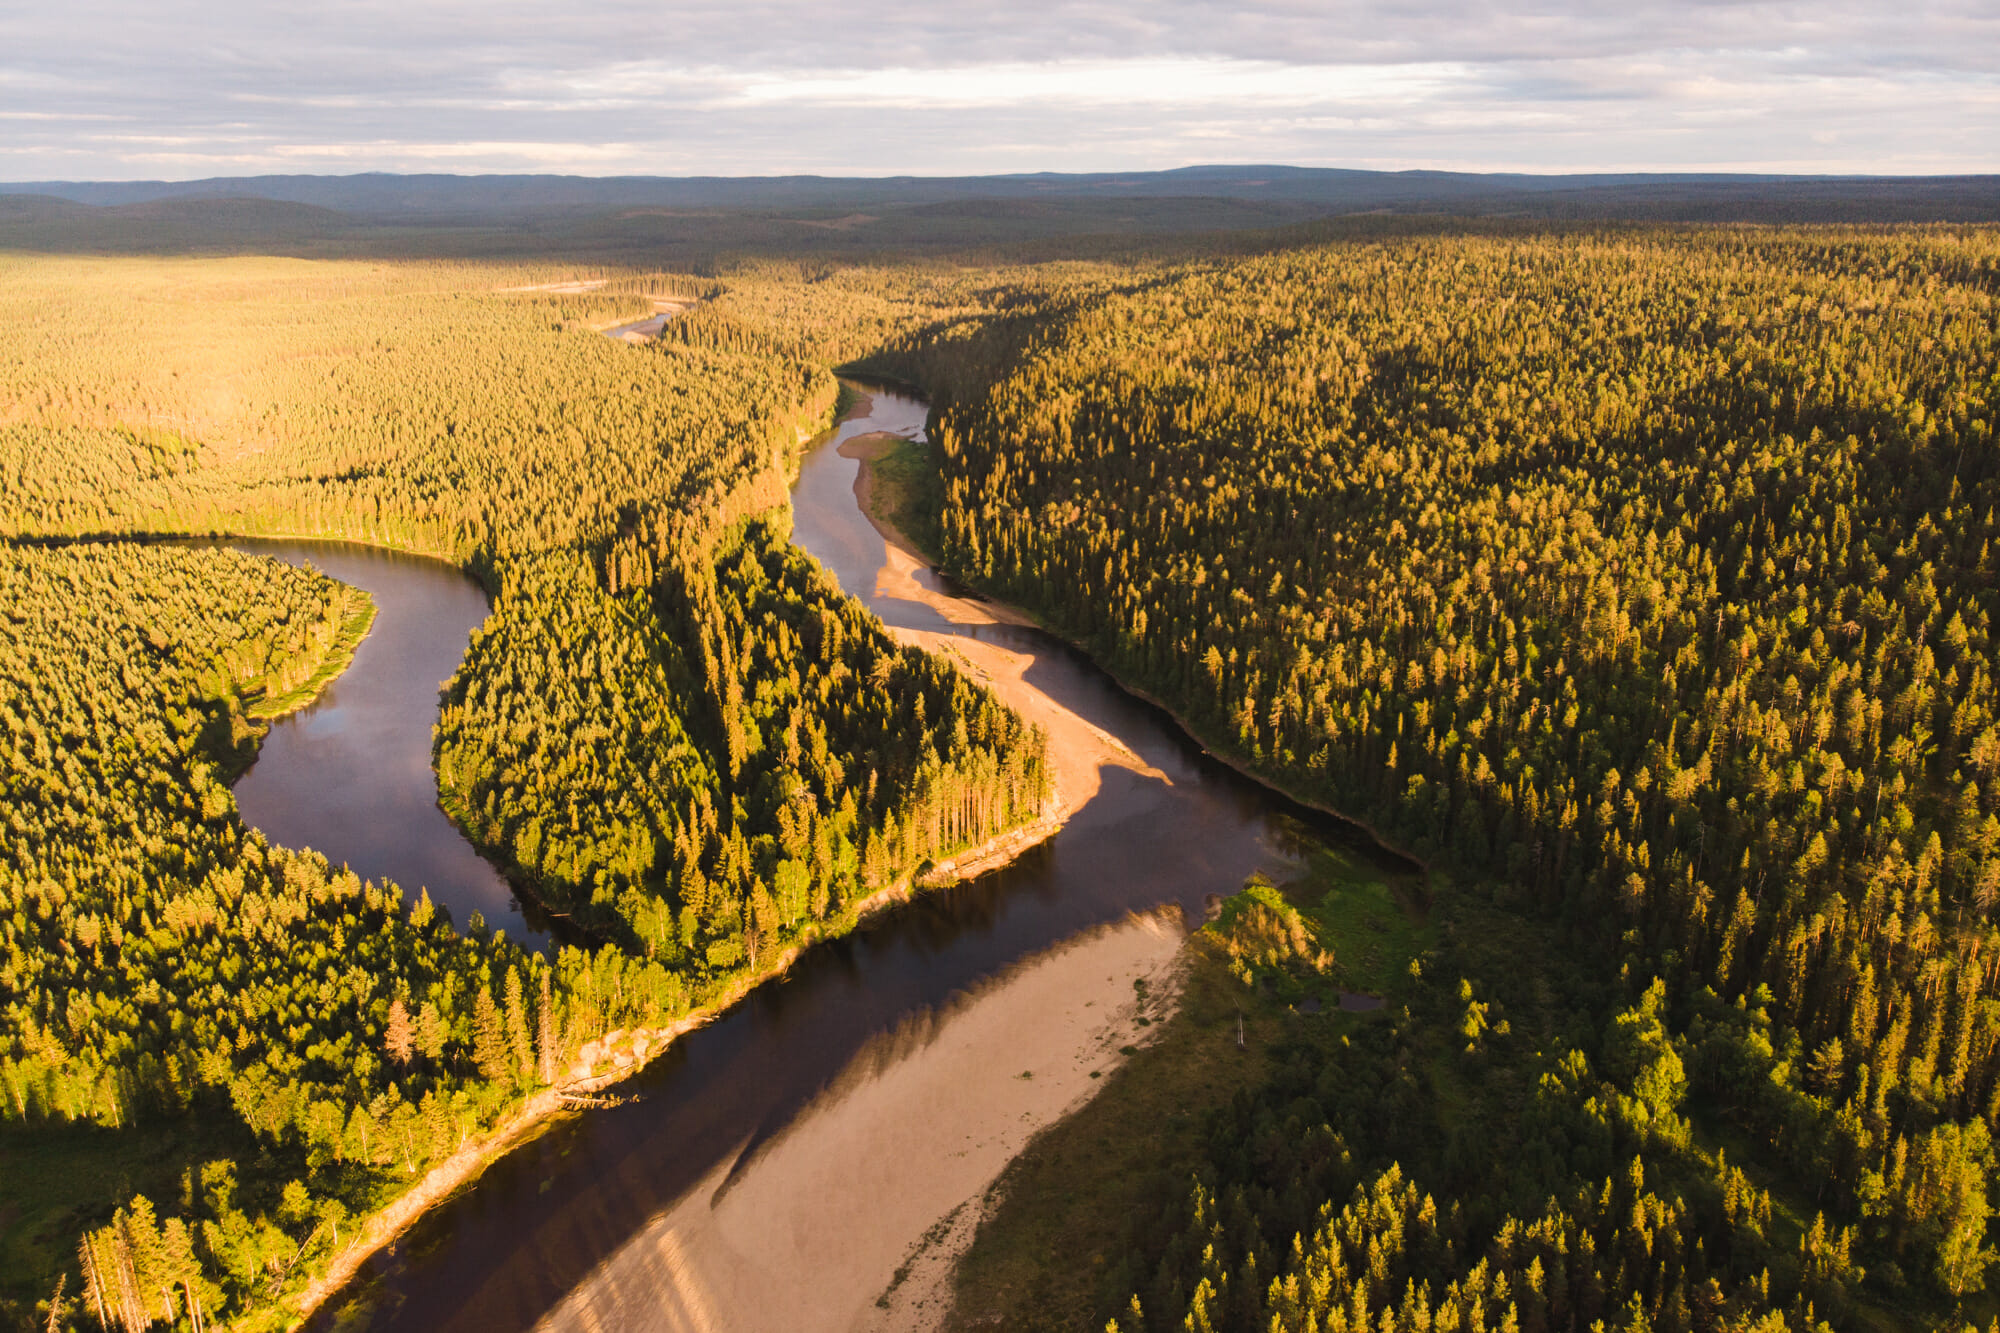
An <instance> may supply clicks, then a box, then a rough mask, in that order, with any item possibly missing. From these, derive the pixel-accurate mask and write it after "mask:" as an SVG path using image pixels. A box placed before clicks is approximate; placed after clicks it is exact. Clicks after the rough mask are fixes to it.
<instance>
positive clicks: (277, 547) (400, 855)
mask: <svg viewBox="0 0 2000 1333" xmlns="http://www.w3.org/2000/svg"><path fill="white" fill-rule="evenodd" d="M228 545H230V546H233V547H236V548H237V549H239V550H242V551H246V552H250V553H253V554H258V555H269V556H273V557H275V558H277V559H279V560H283V561H286V562H287V563H289V564H295V565H310V566H312V567H313V568H315V569H318V570H320V571H321V572H322V573H324V574H326V575H327V576H329V577H331V578H335V579H339V580H340V581H341V582H342V583H347V584H352V585H353V586H354V587H357V588H361V589H364V590H365V591H367V592H368V594H369V595H370V596H372V597H373V598H374V599H375V623H374V625H373V626H372V627H371V628H370V629H369V631H368V637H367V638H365V639H363V640H362V641H361V646H360V647H359V648H358V649H356V650H355V653H354V661H353V662H352V663H350V664H349V665H348V668H347V670H345V671H343V672H342V673H341V674H340V675H339V676H338V677H337V678H335V680H334V681H333V683H332V684H331V685H329V686H328V687H327V689H326V691H325V692H324V693H323V694H321V695H320V697H319V698H318V699H316V700H314V701H313V702H312V703H311V704H310V705H309V706H307V707H306V708H304V709H301V710H300V711H299V712H296V713H292V714H289V715H288V716H285V717H282V718H279V719H278V720H276V721H275V722H273V723H272V724H271V730H270V733H269V734H268V735H266V736H265V737H264V742H263V744H262V745H261V746H259V747H258V751H257V762H256V763H255V764H253V765H251V767H250V769H249V771H248V772H246V773H245V774H244V775H243V776H242V777H241V778H239V779H238V780H237V783H236V804H237V806H238V807H239V808H240V809H241V810H242V812H243V822H244V823H246V824H249V825H250V826H251V827H253V828H257V829H261V830H263V832H264V835H265V836H266V837H267V838H269V839H270V840H271V841H272V842H274V843H277V844H279V845H281V846H285V847H310V848H312V849H313V850H315V851H318V852H322V853H324V854H325V855H326V857H327V859H329V860H331V861H332V862H333V863H334V864H336V865H338V864H340V863H342V862H346V864H347V866H348V868H349V869H351V870H353V871H354V873H355V874H357V875H360V876H361V877H362V878H363V879H374V880H393V881H394V882H396V883H397V884H400V885H401V886H402V887H403V890H404V892H405V893H406V894H407V895H408V896H409V897H410V898H412V899H414V898H415V897H416V895H417V893H418V892H419V890H423V889H428V890H429V891H430V894H431V897H432V899H433V900H435V901H436V902H438V903H440V904H442V905H444V906H445V907H446V908H448V909H449V910H450V912H451V914H452V920H453V921H455V922H456V923H457V924H458V925H459V927H460V928H461V929H463V928H464V927H465V925H466V923H467V921H468V920H469V919H470V917H471V914H472V913H474V912H478V913H479V914H480V915H481V916H482V917H484V918H485V919H486V922H487V924H488V925H490V926H492V927H493V928H495V929H504V930H506V932H507V936H508V938H509V939H512V940H515V941H516V942H518V943H521V944H524V945H526V946H527V947H528V948H530V949H535V948H540V947H542V942H543V941H542V934H541V932H540V931H539V930H537V929H535V928H534V927H533V926H532V925H531V924H530V923H529V921H528V920H527V919H526V917H525V916H524V915H523V912H522V908H521V905H520V903H519V902H518V901H517V900H516V899H515V897H514V893H513V890H512V889H510V888H508V886H507V881H506V880H505V879H504V878H502V876H501V875H500V872H499V871H497V870H495V869H494V868H493V866H492V865H490V864H489V863H488V862H487V861H485V860H484V859H483V858H481V857H480V855H479V854H478V853H477V852H475V851H473V850H472V844H470V843H468V842H467V841H466V840H465V837H464V835H463V834H461V833H460V832H459V831H458V829H457V827H456V826H455V825H454V824H453V823H452V822H451V820H450V819H448V818H447V817H446V816H445V813H444V811H443V810H441V809H439V808H438V803H437V776H436V774H435V773H434V772H433V771H432V769H431V730H432V728H433V727H435V726H436V725H437V718H438V689H439V686H440V685H441V684H442V683H443V682H444V681H445V680H447V679H448V678H449V677H450V676H451V674H452V673H453V672H454V671H456V670H458V664H459V661H460V659H461V658H463V657H464V656H465V648H466V642H467V639H468V638H469V636H470V635H471V633H472V631H473V630H474V629H477V628H478V627H479V626H480V625H481V624H483V623H484V622H485V620H486V616H487V612H488V611H489V610H490V609H491V608H490V607H489V605H488V604H487V601H486V594H485V593H484V592H483V591H481V590H480V587H479V585H478V584H477V583H475V582H473V581H472V579H471V578H469V577H467V575H466V574H465V573H464V572H463V571H461V570H458V569H456V568H454V567H452V566H451V565H448V564H445V563H444V562H442V561H439V560H427V559H425V558H423V557H422V556H414V555H403V554H400V553H398V552H395V551H385V550H381V549H379V548H376V547H369V546H356V545H352V544H349V543H344V542H254V541H231V542H229V543H228Z"/></svg>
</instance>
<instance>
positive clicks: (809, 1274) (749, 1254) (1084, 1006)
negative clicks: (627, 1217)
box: [538, 911, 1182, 1333]
mask: <svg viewBox="0 0 2000 1333" xmlns="http://www.w3.org/2000/svg"><path fill="white" fill-rule="evenodd" d="M1181 939H1182V926H1181V923H1180V919H1179V914H1178V912H1174V911H1167V912H1161V913H1155V914H1151V915H1147V916H1143V917H1140V916H1134V917H1128V918H1126V919H1125V920H1124V921H1122V922H1118V923H1116V924H1114V925H1110V926H1106V927H1102V928H1100V929H1098V930H1095V931H1090V932H1086V933H1085V934H1083V935H1081V936H1078V937H1077V938H1075V939H1072V940H1070V941H1067V942H1065V943H1064V944H1062V945H1059V946H1058V947H1057V948H1055V949H1053V950H1051V951H1049V952H1047V953H1045V954H1042V955H1040V956H1039V957H1036V958H1033V959H1030V960H1027V961H1026V962H1023V963H1021V964H1019V965H1017V966H1016V967H1014V968H1012V969H1010V970H1009V971H1008V972H1006V973H1004V974H1002V975H1001V976H1000V977H998V978H996V979H995V980H993V981H991V982H989V983H987V984H985V985H984V986H982V987H981V988H980V989H979V990H978V991H977V992H976V993H974V994H971V995H968V996H965V997H963V998H962V999H960V1000H959V1001H958V1002H956V1003H955V1004H953V1005H952V1006H950V1007H949V1008H948V1009H947V1010H946V1011H944V1012H942V1013H938V1014H931V1015H926V1016H924V1017H922V1018H920V1019H916V1020H912V1021H911V1022H909V1023H906V1024H904V1025H903V1026H902V1027H901V1028H899V1029H898V1030H897V1031H896V1032H895V1033H894V1034H892V1035H890V1036H888V1037H886V1038H884V1039H882V1040H880V1041H878V1042H877V1043H875V1044H874V1045H873V1046H871V1047H870V1048H869V1049H868V1050H865V1051H864V1052H862V1054H861V1055H859V1056H857V1057H856V1058H855V1060H854V1062H853V1063H852V1064H851V1065H850V1066H849V1067H848V1069H847V1071H846V1072H844V1073H843V1074H842V1075H841V1077H840V1078H839V1079H838V1080H837V1081H836V1082H835V1084H834V1085H833V1086H832V1087H831V1088H829V1089H828V1090H827V1092H826V1093H825V1094H823V1095H822V1096H821V1097H820V1099H819V1100H818V1101H817V1102H815V1103H814V1105H813V1106H812V1107H811V1108H809V1109H808V1110H806V1111H805V1112H804V1113H802V1114H801V1115H800V1116H799V1117H798V1118H797V1119H796V1120H794V1121H793V1123H792V1125H791V1126H790V1127H789V1128H787V1129H786V1130H785V1131H784V1132H783V1133H782V1134H781V1135H780V1136H778V1137H777V1138H776V1139H774V1140H772V1141H771V1142H769V1143H767V1144H765V1145H764V1146H763V1147H762V1148H761V1149H760V1150H759V1151H757V1152H756V1153H755V1155H754V1156H751V1157H749V1158H747V1159H743V1158H739V1159H738V1160H737V1161H735V1162H732V1163H730V1164H728V1165H726V1166H724V1167H722V1168H719V1169H718V1170H717V1171H716V1172H715V1173H714V1174H713V1175H711V1176H710V1177H709V1179H707V1180H705V1181H704V1182H703V1183H702V1184H701V1185H700V1186H699V1187H698V1188H697V1189H695V1190H694V1191H693V1192H692V1193H690V1194H689V1195H688V1196H687V1197H686V1198H685V1199H683V1200H682V1201H681V1202H680V1203H678V1204H676V1205H675V1206H674V1207H673V1208H671V1209H670V1210H668V1211H667V1212H666V1213H664V1214H662V1215H661V1216H660V1217H658V1218H656V1219H655V1220H654V1221H653V1222H652V1223H651V1224H649V1225H648V1226H647V1227H646V1228H645V1229H644V1230H643V1231H641V1232H640V1233H639V1234H638V1235H636V1236H635V1237H633V1238H632V1239H631V1240H630V1241H628V1242H627V1243H626V1244H625V1245H624V1246H623V1247H622V1248H620V1249H619V1250H618V1252H617V1253H616V1254H614V1255H613V1256H612V1257H611V1258H610V1259H608V1260H606V1261H605V1262H604V1264H602V1265H601V1266H600V1267H599V1268H598V1270H597V1271H596V1272H595V1273H594V1274H592V1275H591V1277H590V1278H589V1279H588V1280H586V1281H585V1282H584V1283H583V1284H582V1285H581V1286H580V1287H578V1288H577V1290H576V1291H574V1292H572V1293H571V1294H570V1295H569V1297H567V1298H566V1299H565V1300H564V1301H563V1302H562V1304H561V1305H559V1306H557V1307H556V1308H555V1309H554V1310H552V1311H551V1312H550V1313H549V1314H548V1315H547V1316H545V1317H544V1318H543V1320H542V1322H541V1324H540V1325H538V1327H539V1328H541V1329H545V1330H550V1333H567V1331H568V1330H587V1331H589V1333H597V1331H598V1330H613V1329H617V1330H655V1329H657V1330H670V1331H672V1333H681V1331H682V1330H686V1331H688V1333H706V1331H707V1330H725V1329H726V1330H742V1331H743V1333H760V1331H761V1330H772V1331H773V1333H778V1331H779V1330H783V1331H784V1333H801V1331H805V1330H842V1331H843V1333H846V1331H849V1330H856V1331H858V1330H871V1331H873V1330H915V1329H928V1328H934V1327H936V1326H937V1324H938V1323H939V1322H940V1321H941V1320H942V1319H943V1317H944V1315H945V1312H946V1310H945V1306H946V1304H948V1302H949V1292H950V1284H949V1278H950V1274H951V1270H952V1265H953V1263H954V1262H955V1260H956V1257H957V1254H958V1252H959V1250H960V1249H962V1247H963V1245H964V1244H965V1243H966V1242H968V1241H969V1240H970V1239H971V1236H972V1232H973V1230H974V1229H975V1227H976V1225H977V1221H978V1217H979V1212H980V1208H981V1200H982V1198H983V1196H984V1194H985V1192H986V1190H987V1188H988V1187H989V1186H990V1185H991V1184H992V1183H993V1181H994V1180H995V1179H997V1178H998V1176H999V1174H1000V1172H1001V1171H1002V1169H1004V1168H1005V1167H1006V1165H1007V1163H1008V1162H1010V1161H1011V1160H1013V1158H1014V1157H1015V1155H1016V1154H1018V1153H1019V1152H1020V1151H1021V1148H1022V1147H1023V1146H1024V1145H1025V1144H1026V1143H1027V1141H1028V1140H1029V1138H1030V1137H1032V1136H1033V1135H1034V1134H1035V1133H1036V1132H1037V1131H1038V1130H1040V1129H1042V1128H1043V1127H1044V1126H1047V1125H1049V1124H1052V1123H1054V1122H1055V1121H1056V1120H1058V1119H1060V1118H1061V1117H1062V1116H1063V1115H1065V1114H1067V1113H1068V1112H1069V1111H1071V1110H1072V1109H1074V1108H1075V1107H1076V1106H1078V1105H1080V1104H1081V1103H1082V1102H1084V1101H1086V1100H1088V1098H1089V1095H1090V1094H1091V1092H1093V1091H1094V1090H1095V1089H1096V1088H1097V1087H1099V1086H1101V1084H1100V1083H1099V1082H1098V1080H1096V1079H1094V1078H1092V1077H1091V1075H1092V1073H1093V1072H1096V1073H1098V1074H1102V1073H1104V1072H1105V1071H1107V1070H1109V1069H1111V1068H1113V1067H1114V1066H1115V1065H1116V1064H1117V1063H1118V1062H1119V1060H1120V1059H1121V1056H1120V1055H1119V1048H1120V1047H1121V1046H1123V1045H1128V1044H1133V1043H1136V1042H1137V1041H1139V1040H1140V1039H1141V1037H1142V1036H1143V1035H1144V1033H1145V1032H1146V1031H1147V1029H1142V1028H1140V1027H1139V1026H1138V1025H1137V1018H1138V1016H1139V1015H1138V1010H1137V1004H1136V1002H1135V998H1134V997H1135V995H1136V993H1137V992H1136V990H1135V987H1134V984H1133V983H1134V982H1135V981H1138V980H1145V981H1146V983H1147V989H1148V991H1149V995H1150V998H1149V1000H1148V1001H1147V1003H1148V1013H1149V1014H1151V1015H1155V1016H1157V1015H1158V1014H1159V1012H1160V1005H1161V1003H1162V1001H1167V1000H1169V997H1170V996H1171V994H1172V993H1173V990H1174V987H1175V985H1176V983H1177V979H1178V975H1179V968H1178V963H1177V959H1178V955H1179V949H1180V944H1181Z"/></svg>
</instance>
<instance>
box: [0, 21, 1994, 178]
mask: <svg viewBox="0 0 2000 1333" xmlns="http://www.w3.org/2000/svg"><path fill="white" fill-rule="evenodd" d="M1199 163H1290V164H1295V165H1301V166H1342V167H1363V168H1376V169H1384V170H1401V169H1408V168H1436V169H1448V170H1467V171H1536V172H1562V171H1760V172H1761V171H1776V172H1832V173H1869V174H1941V173H1959V172H1993V171H2000V0H1955V2H1952V3H1927V2H1926V0H1910V2H1908V3H1905V2H1903V0H1871V2H1867V3H1854V2H1853V0H1811V2H1809V3H1788V4H1739V3H1726V2H1722V0H1679V2H1677V3H1657V2H1656V0H1626V2H1624V3H1619V2H1618V0H1608V2H1598V0H1548V2H1547V3H1540V4H1533V5H1530V4H1523V3H1518V2H1517V0H1492V2H1490V3H1477V2H1475V0H1411V2H1410V3H1393V2H1391V0H1361V2H1360V3H1341V2H1340V0H1320V2H1317V3H1315V2H1314V0H1281V2H1278V3H1271V2H1268V0H1265V2H1261V3H1260V2H1258V0H1248V2H1246V3H1226V2H1224V0H1143V2H1134V0H1087V2H1085V3H1074V4H1044V3H1035V2H1033V0H982V3H979V4H964V3H952V0H816V2H815V3H799V2H795V0H717V2H716V3H711V4H705V5H700V6H695V5H689V4H685V3H680V0H574V2H573V3H570V4H566V5H558V4H551V3H522V2H519V0H478V2H477V3H469V2H464V0H309V2H308V3H280V2H279V0H261V2H260V3H246V2H245V0H200V2H199V3H188V2H187V0H55V2H53V3H46V2H45V3H29V2H28V0H0V180H11V181H27V180H57V179H60V180H134V179H168V180H177V179H192V178H198V177H204V176H234V175H251V174H262V173H292V172H298V173H313V174H342V173H347V172H357V171H401V172H420V171H447V172H460V173H474V172H565V173H575V174H580V175H594V176H601V175H670V176H671V175H777V174H790V173H800V172H809V173H817V174H823V175H888V174H905V173H907V174H923V175H935V174H950V175H958V174H984V173H989V172H1017V171H1127V170H1145V169H1161V168H1169V167H1178V166H1187V165H1193V164H1199Z"/></svg>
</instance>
